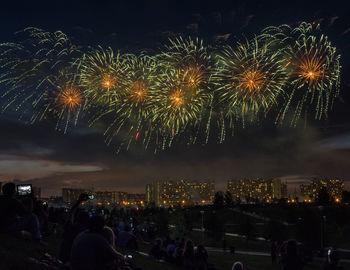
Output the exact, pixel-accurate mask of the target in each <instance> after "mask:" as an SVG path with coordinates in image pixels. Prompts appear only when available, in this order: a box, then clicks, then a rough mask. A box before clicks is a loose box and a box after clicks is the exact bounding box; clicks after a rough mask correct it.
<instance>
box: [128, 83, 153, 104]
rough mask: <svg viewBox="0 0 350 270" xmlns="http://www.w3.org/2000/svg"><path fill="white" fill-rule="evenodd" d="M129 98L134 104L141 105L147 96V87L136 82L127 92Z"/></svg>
mask: <svg viewBox="0 0 350 270" xmlns="http://www.w3.org/2000/svg"><path fill="white" fill-rule="evenodd" d="M129 93H130V98H131V99H132V100H133V101H134V102H136V103H141V102H143V101H144V100H145V98H146V97H147V96H148V87H147V85H146V83H145V82H143V81H137V82H135V83H134V84H133V86H132V87H131V88H130V90H129Z"/></svg>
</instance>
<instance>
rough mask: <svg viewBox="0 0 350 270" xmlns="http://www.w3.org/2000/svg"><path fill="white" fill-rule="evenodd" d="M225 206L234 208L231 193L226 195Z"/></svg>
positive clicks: (227, 192)
mask: <svg viewBox="0 0 350 270" xmlns="http://www.w3.org/2000/svg"><path fill="white" fill-rule="evenodd" d="M225 205H226V206H228V207H232V206H233V197H232V194H231V192H229V191H226V193H225Z"/></svg>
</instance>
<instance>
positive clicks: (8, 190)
mask: <svg viewBox="0 0 350 270" xmlns="http://www.w3.org/2000/svg"><path fill="white" fill-rule="evenodd" d="M2 193H3V194H4V195H5V196H9V197H14V196H15V195H16V185H15V184H14V183H6V184H5V185H3V187H2Z"/></svg>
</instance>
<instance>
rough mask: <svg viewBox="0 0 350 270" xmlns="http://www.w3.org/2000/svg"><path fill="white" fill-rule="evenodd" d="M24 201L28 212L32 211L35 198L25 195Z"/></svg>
mask: <svg viewBox="0 0 350 270" xmlns="http://www.w3.org/2000/svg"><path fill="white" fill-rule="evenodd" d="M22 202H23V205H24V207H25V209H26V210H27V212H28V213H32V212H33V206H34V203H33V199H32V198H31V197H25V198H23V200H22Z"/></svg>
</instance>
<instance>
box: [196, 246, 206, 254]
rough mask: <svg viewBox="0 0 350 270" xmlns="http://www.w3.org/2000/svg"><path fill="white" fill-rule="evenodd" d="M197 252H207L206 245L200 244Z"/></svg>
mask: <svg viewBox="0 0 350 270" xmlns="http://www.w3.org/2000/svg"><path fill="white" fill-rule="evenodd" d="M197 252H198V253H205V252H206V250H205V247H204V246H203V245H198V246H197Z"/></svg>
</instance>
